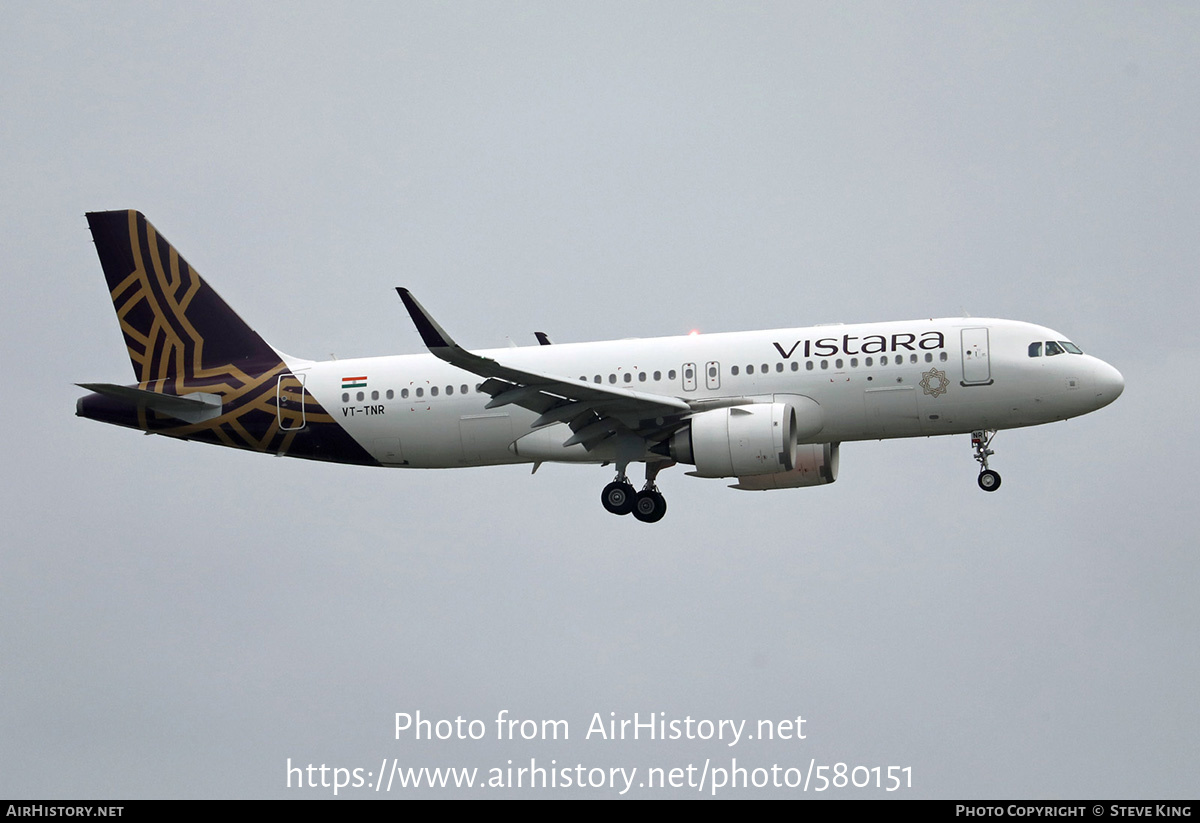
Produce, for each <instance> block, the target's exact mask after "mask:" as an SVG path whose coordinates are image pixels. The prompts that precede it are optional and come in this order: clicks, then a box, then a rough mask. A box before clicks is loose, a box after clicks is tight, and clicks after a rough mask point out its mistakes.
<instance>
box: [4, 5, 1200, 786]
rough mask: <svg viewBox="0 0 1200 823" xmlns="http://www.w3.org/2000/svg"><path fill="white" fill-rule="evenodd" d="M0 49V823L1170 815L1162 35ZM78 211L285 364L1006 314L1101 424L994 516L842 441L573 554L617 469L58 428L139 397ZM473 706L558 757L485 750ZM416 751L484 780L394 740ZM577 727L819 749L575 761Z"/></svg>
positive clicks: (1175, 145) (875, 451) (384, 33)
mask: <svg viewBox="0 0 1200 823" xmlns="http://www.w3.org/2000/svg"><path fill="white" fill-rule="evenodd" d="M4 16H5V25H4V26H2V27H0V71H2V73H3V75H2V76H3V79H4V82H3V84H0V148H2V151H0V191H3V193H4V195H3V197H0V225H2V226H3V228H4V233H3V237H4V243H3V245H2V246H0V264H2V271H3V278H2V280H0V283H2V289H3V293H2V299H0V320H2V323H0V334H2V335H3V341H4V348H3V352H4V355H5V356H4V358H3V361H2V366H0V367H2V368H3V370H4V372H3V373H4V382H5V385H7V386H8V390H9V402H7V403H6V404H5V405H4V410H3V412H2V414H3V420H4V429H5V431H6V432H7V433H8V434H7V438H6V447H7V448H6V459H5V461H4V465H5V467H6V470H5V472H4V476H5V478H6V481H5V489H4V494H3V496H2V502H0V506H3V509H2V511H3V515H4V517H3V523H4V531H5V539H4V547H3V549H2V557H3V573H2V574H0V660H3V661H4V664H3V666H2V667H0V696H2V697H3V699H2V700H0V796H31V797H62V798H70V797H75V798H81V797H94V798H104V797H115V798H133V797H225V796H234V797H272V796H285V797H299V796H305V795H312V796H325V795H328V794H329V793H330V792H329V791H328V790H305V791H299V790H295V789H293V790H291V791H289V790H288V789H287V788H286V780H287V774H286V765H287V761H288V759H289V758H291V760H292V762H293V765H297V764H299V765H306V764H308V763H313V764H316V765H320V764H322V763H324V764H326V765H329V766H341V767H345V768H362V769H364V771H367V770H369V771H377V770H378V769H379V765H380V763H381V762H382V761H383V760H384V758H388V759H391V758H396V759H398V760H400V761H401V763H402V765H411V766H418V767H419V766H429V767H434V766H443V767H444V766H456V767H458V766H465V767H478V768H479V769H481V774H483V775H485V776H486V770H488V769H490V768H492V767H496V766H500V767H506V766H507V761H509V760H512V761H513V765H514V766H520V765H528V763H529V761H530V759H531V758H533V759H536V761H537V763H538V765H541V766H547V767H548V766H549V765H550V761H552V760H553V761H555V768H562V767H563V766H570V767H574V766H575V765H576V764H583V765H584V767H585V768H589V769H590V768H594V767H598V768H605V769H607V768H609V767H625V768H627V769H628V768H633V767H637V768H638V769H639V770H643V772H642V774H640V775H639V777H641V776H643V775H644V770H645V769H646V768H648V767H662V768H666V769H670V768H673V767H686V766H687V765H688V764H695V765H696V766H697V768H699V767H700V766H701V765H702V764H703V763H704V762H705V760H706V759H707V760H709V761H710V763H711V765H712V767H714V768H715V767H730V766H732V762H731V761H732V760H733V759H734V758H736V760H737V764H738V765H739V766H742V767H745V768H750V769H752V768H755V767H767V768H769V767H770V766H771V765H773V764H779V765H780V766H783V767H802V768H807V767H808V765H809V763H810V762H815V763H816V764H817V765H822V764H826V765H829V766H833V765H834V764H836V763H839V762H841V763H846V764H848V765H849V766H851V767H853V766H866V767H874V766H882V767H885V770H886V767H887V766H910V767H911V769H912V784H913V785H912V788H911V789H910V790H905V791H903V792H900V793H899V794H901V795H903V796H908V797H974V798H983V797H1001V798H1003V797H1101V796H1103V797H1180V796H1195V787H1196V774H1197V768H1198V766H1200V757H1198V756H1197V749H1196V745H1195V740H1196V738H1197V735H1198V734H1200V718H1198V710H1197V704H1196V700H1195V683H1196V681H1197V676H1198V674H1200V665H1198V664H1200V660H1198V652H1197V642H1196V640H1197V628H1198V618H1200V606H1198V605H1197V601H1196V598H1195V590H1196V582H1197V577H1198V573H1200V561H1198V560H1197V551H1196V544H1197V528H1196V526H1195V518H1194V516H1193V513H1194V509H1195V502H1194V494H1193V489H1192V486H1193V484H1192V482H1191V481H1189V480H1188V478H1189V477H1190V476H1191V474H1192V472H1191V470H1192V469H1193V468H1194V465H1195V462H1196V458H1197V448H1196V443H1195V438H1196V424H1195V420H1194V413H1195V409H1196V408H1197V389H1196V387H1195V386H1194V381H1193V380H1192V379H1190V378H1189V375H1194V374H1195V363H1196V362H1197V355H1198V354H1200V351H1198V349H1200V345H1198V341H1197V335H1196V331H1195V330H1196V321H1195V311H1196V308H1197V305H1198V303H1200V301H1198V300H1197V285H1196V274H1197V268H1198V266H1197V264H1198V261H1200V247H1198V244H1200V241H1198V239H1197V237H1198V233H1197V230H1196V227H1197V226H1198V225H1200V208H1198V199H1197V192H1198V190H1200V179H1198V177H1200V162H1198V156H1197V152H1198V150H1197V146H1198V143H1197V140H1196V135H1197V133H1200V117H1198V116H1197V115H1198V112H1197V105H1198V103H1197V101H1200V72H1197V71H1196V67H1197V66H1200V12H1198V11H1197V10H1196V9H1195V8H1194V7H1193V6H1192V5H1189V4H1171V3H1154V4H1143V5H1136V4H1129V3H1094V2H1088V3H1057V4H1049V5H1047V4H1017V3H1006V4H991V5H982V4H939V3H921V4H915V5H914V4H900V3H884V4H878V3H877V4H872V3H857V4H851V5H840V4H803V3H780V4H769V3H767V4H762V3H760V4H729V3H717V4H706V3H696V2H686V3H649V4H632V3H603V4H597V3H524V4H498V3H486V4H483V3H480V4H432V3H422V4H405V5H403V6H401V5H399V4H378V5H368V4H365V3H364V4H352V5H348V6H344V7H331V6H329V5H328V4H309V5H299V4H256V5H255V4H252V5H249V6H247V5H245V4H227V5H220V4H203V5H202V6H192V5H174V4H168V5H166V6H165V7H164V6H158V5H156V6H142V5H137V4H115V3H106V4H99V5H98V4H89V3H80V4H70V3H58V4H37V5H35V4H31V3H28V4H27V3H9V4H7V5H6V7H5V11H4ZM113 208H137V209H140V210H141V211H143V212H145V213H146V214H147V216H148V217H149V219H150V220H151V221H153V222H154V224H155V225H156V226H157V228H158V229H160V230H161V231H162V232H163V234H165V235H166V236H167V237H168V238H169V239H170V240H171V241H172V242H173V243H174V244H175V245H176V246H177V247H178V248H179V249H180V251H181V252H182V253H183V254H184V255H185V256H186V257H187V258H188V260H189V262H191V263H192V264H193V265H194V266H195V267H196V268H197V269H198V270H199V271H200V272H201V273H202V274H203V275H204V276H205V277H206V279H208V281H209V282H210V283H211V284H212V285H213V286H214V287H215V288H216V289H217V290H218V291H219V292H220V293H221V294H222V295H223V296H224V297H225V299H226V300H227V301H228V302H229V303H230V304H231V305H232V306H233V307H234V308H235V309H236V310H238V311H239V313H241V315H242V316H243V317H244V318H245V319H246V320H247V321H248V322H249V323H250V324H251V325H253V326H254V327H255V328H256V329H257V330H258V331H259V332H260V333H261V334H262V335H263V336H264V337H266V339H268V340H269V341H271V342H272V343H273V344H274V345H276V346H277V347H279V348H281V349H283V350H284V351H287V352H289V353H293V354H296V355H300V356H306V357H313V358H324V357H327V356H328V355H329V353H331V352H333V353H336V354H337V355H338V356H340V357H349V356H362V355H374V354H393V353H411V352H417V351H420V350H421V344H420V339H419V337H418V336H417V335H416V334H415V332H414V330H413V329H412V327H411V324H410V322H409V321H408V319H407V317H406V315H405V313H404V311H403V308H402V306H401V305H400V303H399V301H398V300H397V299H396V297H395V294H394V292H393V291H392V289H393V287H394V286H397V285H405V286H408V287H409V288H411V289H413V291H414V293H415V294H416V295H417V296H418V298H419V299H420V300H421V301H422V302H423V303H424V304H425V305H426V306H427V307H428V308H429V309H430V310H431V311H432V312H433V313H434V314H435V316H437V317H438V319H439V320H440V321H441V322H442V323H443V325H445V326H446V327H447V329H449V330H450V331H451V332H452V333H453V334H455V336H456V337H458V338H459V339H460V340H461V341H462V342H463V343H464V344H466V345H468V346H475V347H487V346H497V345H503V344H504V342H505V338H506V337H511V338H512V339H513V340H515V341H517V342H518V343H520V344H521V345H525V344H531V343H533V342H534V341H533V337H532V332H533V331H534V330H544V331H546V332H548V333H549V334H550V335H551V337H552V338H554V339H555V340H556V341H557V342H570V341H580V340H591V339H608V338H618V337H630V336H643V337H649V336H656V335H665V334H677V333H681V332H686V331H688V330H689V329H692V328H699V329H701V330H704V331H735V330H741V329H752V328H773V327H785V326H797V325H806V324H810V323H820V322H828V321H845V322H857V321H874V320H888V319H908V318H913V317H928V316H944V315H959V314H964V313H969V314H973V315H976V316H1000V317H1010V318H1014V319H1022V320H1029V321H1033V322H1038V323H1043V324H1045V325H1048V326H1051V327H1053V328H1055V329H1058V330H1061V331H1062V332H1063V333H1064V334H1067V335H1069V336H1070V337H1071V339H1073V340H1075V341H1076V342H1078V343H1079V344H1080V345H1081V346H1083V347H1084V349H1085V350H1086V351H1089V352H1090V353H1093V354H1096V355H1097V356H1099V357H1101V358H1103V359H1105V360H1107V361H1109V362H1111V363H1113V364H1114V365H1115V366H1117V368H1119V369H1120V370H1121V371H1122V372H1123V374H1124V375H1125V379H1126V386H1127V388H1126V391H1125V394H1124V396H1123V397H1121V399H1120V400H1119V401H1118V402H1117V403H1116V404H1114V405H1113V406H1111V407H1109V408H1106V409H1104V410H1102V411H1100V412H1098V413H1096V414H1093V415H1091V416H1088V417H1085V418H1081V419H1078V420H1073V421H1069V422H1067V423H1060V424H1056V425H1052V426H1045V427H1041V428H1035V429H1028V430H1023V431H1014V432H1005V433H1001V434H1000V436H999V437H997V439H996V441H995V448H996V451H997V456H996V457H995V458H994V459H993V467H994V468H997V469H998V470H999V471H1000V472H1001V473H1002V474H1003V475H1004V487H1003V489H1002V490H1001V491H1000V492H998V493H996V494H994V495H985V494H983V493H981V492H980V491H979V490H978V489H977V488H976V486H975V472H976V466H975V464H974V462H973V461H972V460H971V454H970V447H969V443H968V438H967V437H965V436H961V437H954V438H943V439H931V440H911V441H891V442H883V443H861V444H848V445H846V446H844V447H843V450H842V463H841V475H840V478H839V480H838V482H837V483H836V484H834V485H832V486H828V487H823V488H818V489H800V490H794V491H781V492H773V493H763V494H746V493H741V492H734V491H731V490H729V489H727V488H725V484H724V483H722V482H720V481H711V480H708V481H706V480H698V479H695V478H688V477H685V476H684V475H683V472H682V471H680V470H678V469H673V470H671V471H668V472H666V473H664V475H663V476H662V477H661V478H660V485H661V486H662V487H663V489H664V491H665V493H666V494H667V497H668V500H669V501H670V507H671V508H670V511H669V513H668V515H667V517H666V519H665V520H664V521H663V522H662V523H660V524H658V525H657V526H654V527H648V526H644V525H642V524H639V523H636V522H633V520H632V518H615V517H612V516H611V515H608V514H606V513H605V512H604V511H603V510H602V509H601V507H600V505H599V501H598V496H599V491H600V488H601V487H602V486H603V484H604V483H606V482H608V480H609V479H611V477H610V475H611V472H610V470H609V469H607V468H606V469H598V468H595V467H590V468H589V467H561V466H545V467H543V468H542V469H541V470H540V471H539V472H538V474H537V475H536V476H533V477H530V476H529V470H528V468H521V467H510V468H494V469H472V470H461V471H454V472H415V471H414V472H403V471H383V470H371V469H361V468H352V467H343V466H328V465H320V464H314V463H307V462H305V461H299V460H295V461H294V460H276V459H272V458H268V457H264V456H260V455H255V454H246V453H241V452H237V451H232V450H226V449H217V448H212V447H208V446H203V445H199V444H188V443H180V442H174V441H170V440H167V439H165V438H154V437H142V436H139V435H138V434H137V433H136V432H132V431H129V430H123V429H117V428H113V427H105V426H102V425H99V424H96V423H93V422H91V421H86V420H81V419H77V418H75V417H74V416H73V413H74V402H75V398H76V397H78V396H79V395H80V394H81V393H82V390H79V389H76V388H75V387H74V386H73V385H72V384H73V383H74V382H77V381H107V382H128V381H130V380H131V379H132V378H131V376H130V375H131V372H130V368H129V363H128V359H127V357H126V355H125V352H124V348H123V344H122V340H121V336H120V333H119V330H118V327H117V323H116V319H115V316H114V314H113V310H112V306H111V303H110V302H109V300H108V298H107V295H106V289H105V286H104V281H103V276H102V273H101V270H100V266H99V263H98V261H97V260H96V257H95V254H94V250H93V247H92V244H91V242H90V237H89V235H88V233H87V230H86V222H85V220H84V217H83V215H84V212H85V211H92V210H103V209H113ZM503 709H507V710H508V711H509V712H510V716H511V717H515V718H533V719H565V720H567V721H568V723H569V724H570V726H569V728H570V739H569V740H566V741H563V740H560V741H557V742H554V741H516V742H507V741H497V740H496V739H495V726H494V723H493V721H494V719H495V717H496V715H497V713H498V712H499V711H500V710H503ZM418 710H419V711H420V712H421V714H422V717H426V718H433V719H437V718H451V719H452V718H454V717H456V716H462V717H463V718H464V719H467V720H470V719H479V720H483V721H485V722H486V723H487V724H488V726H487V730H488V737H487V739H485V740H481V741H457V740H452V741H445V742H436V741H435V742H426V741H415V740H413V739H412V737H411V736H405V737H404V738H403V739H401V740H396V739H395V735H394V733H393V726H394V723H393V717H394V714H395V713H396V712H410V713H415V712H416V711H418ZM597 712H598V713H601V715H602V716H603V717H605V718H608V717H609V712H616V713H617V716H618V717H619V718H632V715H633V714H634V713H635V712H637V713H639V714H640V715H641V717H642V718H643V719H644V718H645V717H646V716H647V715H648V714H649V713H651V712H665V713H666V718H667V719H680V720H682V719H684V718H686V717H688V716H691V717H693V718H703V719H710V720H720V719H725V718H728V719H733V720H746V721H747V726H748V727H753V726H754V724H756V723H757V721H758V720H760V719H769V720H782V719H786V718H795V717H796V716H797V715H802V716H803V717H804V718H805V721H806V722H805V726H804V730H805V733H806V735H807V737H806V739H804V740H802V741H787V742H781V741H774V742H770V741H762V740H743V741H741V742H739V743H738V744H737V745H735V746H732V747H730V746H727V745H725V744H724V743H722V742H719V741H715V740H714V741H707V742H706V741H687V740H682V741H670V740H668V741H661V740H657V741H648V740H645V739H644V738H643V739H642V740H638V741H630V740H626V741H623V742H622V741H603V740H598V739H597V738H596V736H594V735H593V736H592V738H591V739H585V734H586V732H587V730H588V725H589V721H590V720H591V718H592V716H593V714H594V713H597ZM489 791H491V793H492V795H491V796H496V794H497V792H496V791H495V790H489ZM461 793H467V792H466V790H463V791H462V792H456V791H453V790H445V791H438V792H436V793H435V795H436V796H455V795H457V794H461ZM519 793H520V792H517V791H510V792H507V793H505V794H502V795H501V796H510V795H515V794H519ZM695 793H696V792H695V790H694V789H668V790H655V791H651V790H649V789H640V788H635V789H634V790H633V791H632V792H631V793H630V794H632V795H634V796H648V795H655V796H668V797H688V796H692V795H694V794H695ZM349 794H350V796H367V795H368V792H367V791H366V790H365V789H358V790H354V791H350V792H349ZM468 794H469V796H473V797H485V796H489V793H488V791H483V792H481V791H480V790H478V789H476V790H473V791H472V792H469V793H468ZM534 794H536V795H538V796H543V795H550V796H562V797H579V796H599V797H608V796H614V795H615V794H616V792H615V791H612V790H610V789H598V790H594V791H593V790H583V791H580V790H578V789H571V790H563V789H560V790H557V791H546V792H534ZM738 794H742V795H749V796H766V795H768V794H781V795H784V796H820V795H814V793H812V792H811V791H810V792H809V794H808V795H802V794H801V793H800V792H799V791H789V790H786V789H783V790H775V789H762V790H755V789H750V790H738V791H728V792H726V793H725V796H734V795H738ZM826 794H827V795H829V794H831V795H833V796H839V797H867V796H877V795H878V794H879V792H876V791H873V790H869V789H841V790H834V791H830V792H827V793H826ZM391 796H393V797H403V796H406V794H405V793H401V792H399V791H397V790H393V792H392V795H391Z"/></svg>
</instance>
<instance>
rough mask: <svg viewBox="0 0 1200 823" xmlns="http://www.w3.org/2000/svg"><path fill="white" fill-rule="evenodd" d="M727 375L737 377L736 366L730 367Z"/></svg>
mask: <svg viewBox="0 0 1200 823" xmlns="http://www.w3.org/2000/svg"><path fill="white" fill-rule="evenodd" d="M729 373H730V374H732V375H733V376H734V377H737V374H738V367H737V366H731V367H730V369H729Z"/></svg>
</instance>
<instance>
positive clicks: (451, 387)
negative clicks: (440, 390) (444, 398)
mask: <svg viewBox="0 0 1200 823" xmlns="http://www.w3.org/2000/svg"><path fill="white" fill-rule="evenodd" d="M446 394H454V387H453V386H447V387H446Z"/></svg>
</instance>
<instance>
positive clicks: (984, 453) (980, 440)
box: [971, 429, 1000, 492]
mask: <svg viewBox="0 0 1200 823" xmlns="http://www.w3.org/2000/svg"><path fill="white" fill-rule="evenodd" d="M995 436H996V430H995V429H988V430H987V431H973V432H971V448H973V449H974V450H975V460H976V462H978V463H979V481H978V482H979V488H981V489H983V490H984V491H985V492H994V491H995V490H996V489H998V488H1000V473H999V472H996V471H992V470H991V469H989V468H988V458H989V457H991V456H992V455H993V454H995V452H994V451H992V450H991V449H989V448H988V446H990V445H991V443H992V438H993V437H995Z"/></svg>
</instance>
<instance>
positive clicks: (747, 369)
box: [746, 366, 754, 374]
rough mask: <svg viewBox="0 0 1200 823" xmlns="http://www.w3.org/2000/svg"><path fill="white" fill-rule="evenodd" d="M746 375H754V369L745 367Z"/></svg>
mask: <svg viewBox="0 0 1200 823" xmlns="http://www.w3.org/2000/svg"><path fill="white" fill-rule="evenodd" d="M746 374H754V367H753V366H747V367H746Z"/></svg>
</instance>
